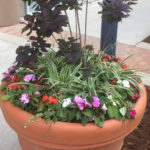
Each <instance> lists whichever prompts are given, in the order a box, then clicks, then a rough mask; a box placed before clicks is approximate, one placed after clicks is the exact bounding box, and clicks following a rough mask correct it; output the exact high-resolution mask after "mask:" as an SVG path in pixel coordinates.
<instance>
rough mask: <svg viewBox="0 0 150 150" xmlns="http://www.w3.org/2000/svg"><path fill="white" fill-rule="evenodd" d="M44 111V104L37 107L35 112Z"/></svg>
mask: <svg viewBox="0 0 150 150" xmlns="http://www.w3.org/2000/svg"><path fill="white" fill-rule="evenodd" d="M43 109H44V104H41V105H39V107H38V109H37V112H40V111H43Z"/></svg>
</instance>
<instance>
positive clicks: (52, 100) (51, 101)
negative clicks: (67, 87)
mask: <svg viewBox="0 0 150 150" xmlns="http://www.w3.org/2000/svg"><path fill="white" fill-rule="evenodd" d="M48 100H49V102H48V103H50V104H55V105H56V104H57V101H58V100H57V98H52V97H49V99H48Z"/></svg>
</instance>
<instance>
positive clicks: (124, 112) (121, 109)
mask: <svg viewBox="0 0 150 150" xmlns="http://www.w3.org/2000/svg"><path fill="white" fill-rule="evenodd" d="M119 112H120V113H121V115H122V116H125V114H126V112H127V109H126V107H122V108H120V109H119Z"/></svg>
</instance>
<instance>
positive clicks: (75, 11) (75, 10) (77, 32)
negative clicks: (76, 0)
mask: <svg viewBox="0 0 150 150" xmlns="http://www.w3.org/2000/svg"><path fill="white" fill-rule="evenodd" d="M75 24H76V39H77V38H78V23H77V14H76V10H75Z"/></svg>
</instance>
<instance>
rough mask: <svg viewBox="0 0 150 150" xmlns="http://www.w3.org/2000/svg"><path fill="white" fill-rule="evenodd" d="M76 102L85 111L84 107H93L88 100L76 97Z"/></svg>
mask: <svg viewBox="0 0 150 150" xmlns="http://www.w3.org/2000/svg"><path fill="white" fill-rule="evenodd" d="M74 102H75V103H76V104H77V106H78V108H79V109H80V110H83V109H84V107H87V106H88V107H92V105H91V104H90V103H89V102H88V101H87V100H86V99H82V98H81V97H80V96H75V98H74Z"/></svg>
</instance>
